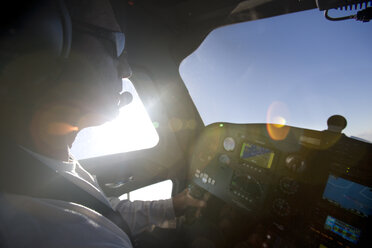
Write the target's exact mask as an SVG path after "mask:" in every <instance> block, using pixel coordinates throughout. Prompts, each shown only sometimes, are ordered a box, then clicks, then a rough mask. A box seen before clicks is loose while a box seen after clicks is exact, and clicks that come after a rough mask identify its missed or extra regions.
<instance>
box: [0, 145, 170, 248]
mask: <svg viewBox="0 0 372 248" xmlns="http://www.w3.org/2000/svg"><path fill="white" fill-rule="evenodd" d="M22 148H23V149H24V150H26V151H27V152H29V153H30V154H31V155H32V156H34V157H35V158H36V159H38V160H40V161H41V162H42V163H43V164H45V165H46V166H48V167H50V168H51V169H53V170H55V171H56V172H57V173H59V174H60V175H62V176H64V177H66V178H67V179H68V180H70V181H71V182H72V183H74V184H76V185H77V186H79V187H81V188H82V189H84V190H85V191H86V192H87V193H89V194H91V195H93V196H94V197H96V198H97V199H98V200H100V201H102V202H104V203H105V204H107V205H108V206H110V207H112V205H111V204H110V201H109V200H108V199H107V197H106V196H105V194H104V193H103V191H102V189H101V188H100V187H99V185H98V183H97V181H96V180H95V178H94V177H93V176H92V175H91V174H89V172H87V171H86V170H85V169H84V168H83V167H82V166H81V165H80V164H79V162H78V161H77V160H73V161H70V162H63V161H58V160H55V159H52V158H48V157H45V156H43V155H40V154H38V153H35V152H32V151H30V150H29V149H27V148H24V147H22ZM114 209H115V210H117V211H118V212H119V213H120V214H121V216H122V217H123V219H125V220H126V222H127V223H128V226H129V228H130V229H131V232H132V234H134V235H135V234H138V233H141V232H142V231H144V230H146V229H150V230H151V228H152V227H153V226H162V225H163V226H164V223H166V222H168V221H174V219H175V214H174V210H173V204H172V200H171V199H168V200H160V201H134V202H130V201H128V200H124V201H120V202H119V203H118V204H116V205H115V207H114ZM0 236H1V237H5V240H4V244H6V245H5V247H92V248H93V247H94V248H103V247H113V248H114V247H115V248H116V247H123V248H131V247H132V245H131V243H130V240H129V238H128V236H127V235H126V234H125V233H124V232H123V231H122V230H121V229H119V228H118V227H117V226H116V225H115V224H114V223H112V222H111V221H110V220H108V219H107V218H105V217H104V216H102V215H100V214H99V213H97V212H95V211H93V210H91V209H89V208H86V207H84V206H81V205H78V204H75V203H70V202H65V201H59V200H50V199H39V198H33V197H27V196H20V195H10V194H0ZM20 237H22V238H20ZM45 237H47V238H45ZM1 244H2V243H1V242H0V245H1Z"/></svg>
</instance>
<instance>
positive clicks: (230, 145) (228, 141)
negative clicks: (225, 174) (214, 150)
mask: <svg viewBox="0 0 372 248" xmlns="http://www.w3.org/2000/svg"><path fill="white" fill-rule="evenodd" d="M223 148H225V150H226V151H228V152H231V151H233V150H234V149H235V140H234V139H233V138H232V137H227V138H225V140H224V141H223Z"/></svg>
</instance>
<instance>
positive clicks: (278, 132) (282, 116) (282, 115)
mask: <svg viewBox="0 0 372 248" xmlns="http://www.w3.org/2000/svg"><path fill="white" fill-rule="evenodd" d="M288 119H289V110H288V108H287V106H286V104H284V103H282V102H273V103H272V104H271V105H270V106H269V109H268V111H267V116H266V123H267V124H266V129H267V132H268V134H269V136H270V137H271V138H272V139H273V140H284V139H285V138H286V137H287V135H288V133H289V130H290V127H289V126H286V125H285V124H286V123H287V120H288Z"/></svg>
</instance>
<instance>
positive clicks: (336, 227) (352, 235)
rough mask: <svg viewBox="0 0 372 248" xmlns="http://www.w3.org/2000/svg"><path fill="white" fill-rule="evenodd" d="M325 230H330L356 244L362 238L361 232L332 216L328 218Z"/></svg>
mask: <svg viewBox="0 0 372 248" xmlns="http://www.w3.org/2000/svg"><path fill="white" fill-rule="evenodd" d="M324 229H326V230H329V231H331V232H333V233H336V234H337V235H339V236H341V237H343V238H344V239H346V240H348V241H350V242H352V243H354V244H356V243H357V242H358V240H359V237H360V230H359V229H358V228H355V227H353V226H351V225H349V224H346V223H345V222H342V221H340V220H338V219H336V218H334V217H332V216H329V215H328V216H327V219H326V221H325V223H324Z"/></svg>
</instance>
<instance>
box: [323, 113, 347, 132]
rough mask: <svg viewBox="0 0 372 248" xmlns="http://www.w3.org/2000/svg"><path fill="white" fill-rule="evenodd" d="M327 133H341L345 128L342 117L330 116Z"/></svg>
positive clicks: (345, 124) (345, 123)
mask: <svg viewBox="0 0 372 248" xmlns="http://www.w3.org/2000/svg"><path fill="white" fill-rule="evenodd" d="M327 125H328V131H332V132H337V133H341V131H342V130H343V129H344V128H345V127H346V126H347V121H346V119H345V117H343V116H342V115H332V116H331V117H329V118H328V121H327Z"/></svg>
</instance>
